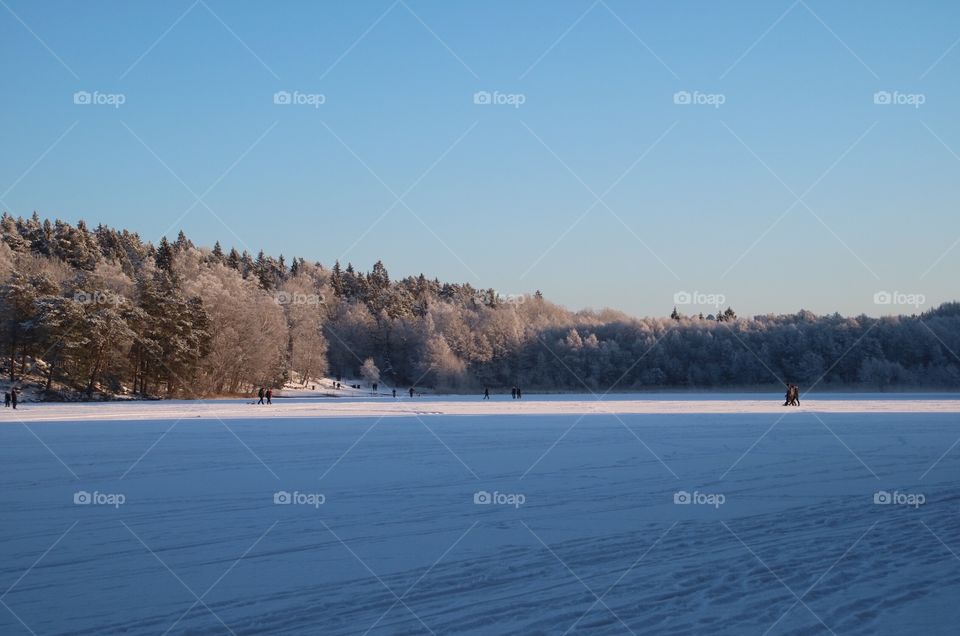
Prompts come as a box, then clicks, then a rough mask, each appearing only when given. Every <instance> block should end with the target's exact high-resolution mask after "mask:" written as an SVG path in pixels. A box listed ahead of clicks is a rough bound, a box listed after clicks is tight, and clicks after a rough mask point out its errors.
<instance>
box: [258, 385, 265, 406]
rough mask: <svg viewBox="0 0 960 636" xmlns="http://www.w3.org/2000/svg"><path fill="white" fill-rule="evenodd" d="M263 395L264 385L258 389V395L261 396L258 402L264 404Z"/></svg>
mask: <svg viewBox="0 0 960 636" xmlns="http://www.w3.org/2000/svg"><path fill="white" fill-rule="evenodd" d="M263 395H264V391H263V387H260V390H259V391H257V397H259V398H260V401H259V402H257V404H263Z"/></svg>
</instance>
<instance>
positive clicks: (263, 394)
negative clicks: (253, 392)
mask: <svg viewBox="0 0 960 636" xmlns="http://www.w3.org/2000/svg"><path fill="white" fill-rule="evenodd" d="M257 397H259V398H260V401H259V402H257V404H263V399H264V398H266V399H267V404H273V389H270V388H267V389H265V388H263V387H260V390H259V391H257Z"/></svg>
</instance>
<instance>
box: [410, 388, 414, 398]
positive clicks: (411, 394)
mask: <svg viewBox="0 0 960 636" xmlns="http://www.w3.org/2000/svg"><path fill="white" fill-rule="evenodd" d="M410 397H413V387H410Z"/></svg>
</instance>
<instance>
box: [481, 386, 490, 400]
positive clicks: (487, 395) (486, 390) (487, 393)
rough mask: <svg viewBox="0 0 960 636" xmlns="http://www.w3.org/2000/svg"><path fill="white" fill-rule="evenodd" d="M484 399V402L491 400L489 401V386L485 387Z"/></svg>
mask: <svg viewBox="0 0 960 636" xmlns="http://www.w3.org/2000/svg"><path fill="white" fill-rule="evenodd" d="M483 399H484V400H489V399H490V387H488V386H486V387H483Z"/></svg>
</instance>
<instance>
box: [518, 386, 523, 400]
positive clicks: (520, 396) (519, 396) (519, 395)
mask: <svg viewBox="0 0 960 636" xmlns="http://www.w3.org/2000/svg"><path fill="white" fill-rule="evenodd" d="M522 397H523V395H521V394H520V387H517V399H518V400H519V399H520V398H522Z"/></svg>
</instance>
